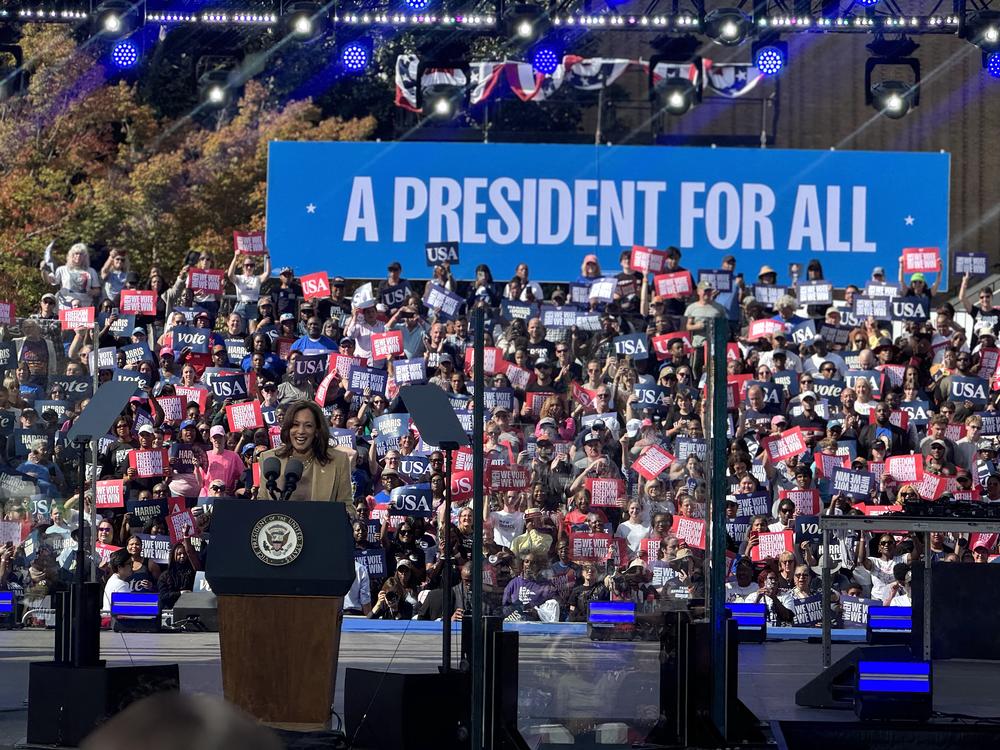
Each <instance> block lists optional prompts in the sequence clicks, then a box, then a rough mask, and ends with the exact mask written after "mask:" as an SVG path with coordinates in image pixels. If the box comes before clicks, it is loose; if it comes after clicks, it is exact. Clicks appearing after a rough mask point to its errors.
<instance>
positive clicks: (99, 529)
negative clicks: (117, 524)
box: [97, 526, 114, 534]
mask: <svg viewBox="0 0 1000 750" xmlns="http://www.w3.org/2000/svg"><path fill="white" fill-rule="evenodd" d="M112 531H114V529H112V528H111V527H110V526H98V527H97V533H98V534H100V533H102V532H104V533H108V534H110V533H111V532H112Z"/></svg>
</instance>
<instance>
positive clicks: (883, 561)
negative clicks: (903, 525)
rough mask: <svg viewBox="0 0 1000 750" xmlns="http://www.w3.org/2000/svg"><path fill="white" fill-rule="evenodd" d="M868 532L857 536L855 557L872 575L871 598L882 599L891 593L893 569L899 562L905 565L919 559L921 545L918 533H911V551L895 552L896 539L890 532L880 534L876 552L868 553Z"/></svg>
mask: <svg viewBox="0 0 1000 750" xmlns="http://www.w3.org/2000/svg"><path fill="white" fill-rule="evenodd" d="M869 538H870V537H869V532H867V531H866V532H863V533H862V534H860V535H859V536H858V552H857V558H858V562H860V563H861V564H862V565H863V566H864V568H865V570H867V571H868V572H869V573H871V576H872V599H882V600H883V601H884V600H885V599H886V598H887V597H888V596H889V594H890V593H891V587H892V584H893V582H894V581H895V576H894V575H893V571H894V569H895V567H896V566H897V565H899V564H900V563H906V564H907V565H912V564H915V563H916V562H917V561H918V560H920V557H921V552H922V550H923V547H922V545H921V543H920V535H919V534H911V538H912V539H913V552H912V553H911V552H906V553H904V554H897V547H896V540H895V539H894V538H893V537H892V535H891V534H881V535H879V539H878V554H877V555H869V554H868V548H867V544H866V542H867V540H868V539H869Z"/></svg>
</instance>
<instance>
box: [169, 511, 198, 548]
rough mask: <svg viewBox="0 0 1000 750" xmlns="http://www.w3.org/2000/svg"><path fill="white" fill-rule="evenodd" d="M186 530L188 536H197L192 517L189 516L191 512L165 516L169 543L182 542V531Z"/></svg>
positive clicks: (196, 527) (195, 525)
mask: <svg viewBox="0 0 1000 750" xmlns="http://www.w3.org/2000/svg"><path fill="white" fill-rule="evenodd" d="M185 527H186V528H187V529H188V534H189V535H190V536H197V535H198V534H197V531H198V526H197V524H195V522H194V517H193V516H192V515H191V511H189V510H185V511H181V512H180V513H174V514H173V515H170V516H167V531H169V532H170V543H171V544H177V542H183V541H184V529H185Z"/></svg>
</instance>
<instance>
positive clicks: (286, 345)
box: [277, 336, 295, 359]
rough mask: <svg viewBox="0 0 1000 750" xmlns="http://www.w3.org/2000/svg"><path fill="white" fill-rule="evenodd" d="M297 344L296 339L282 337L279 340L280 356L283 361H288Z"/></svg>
mask: <svg viewBox="0 0 1000 750" xmlns="http://www.w3.org/2000/svg"><path fill="white" fill-rule="evenodd" d="M294 343H295V339H293V338H292V337H291V336H282V337H280V338H279V339H278V346H277V349H278V356H279V357H280V358H281V359H288V355H289V354H291V353H292V344H294Z"/></svg>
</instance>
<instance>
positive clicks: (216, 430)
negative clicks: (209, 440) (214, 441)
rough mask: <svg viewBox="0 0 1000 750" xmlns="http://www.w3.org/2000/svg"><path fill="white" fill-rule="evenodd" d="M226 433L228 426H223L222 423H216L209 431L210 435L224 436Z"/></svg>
mask: <svg viewBox="0 0 1000 750" xmlns="http://www.w3.org/2000/svg"><path fill="white" fill-rule="evenodd" d="M225 434H226V428H225V427H223V426H222V425H221V424H217V425H215V426H214V427H213V428H212V429H211V430H209V431H208V436H209V437H215V436H216V435H223V436H224V435H225Z"/></svg>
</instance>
